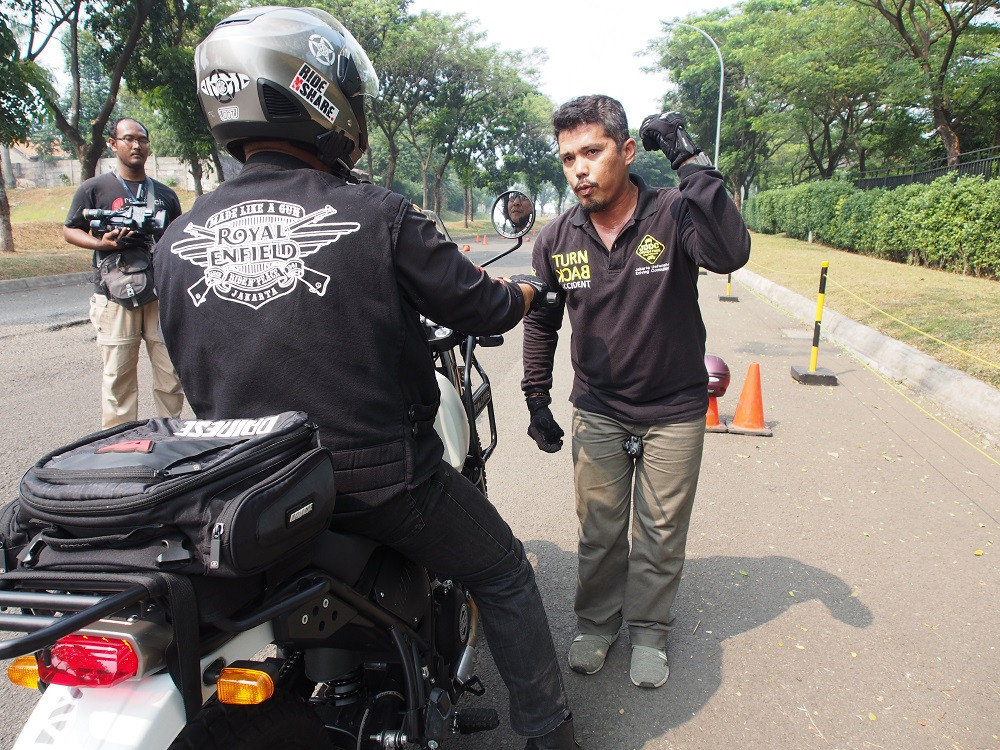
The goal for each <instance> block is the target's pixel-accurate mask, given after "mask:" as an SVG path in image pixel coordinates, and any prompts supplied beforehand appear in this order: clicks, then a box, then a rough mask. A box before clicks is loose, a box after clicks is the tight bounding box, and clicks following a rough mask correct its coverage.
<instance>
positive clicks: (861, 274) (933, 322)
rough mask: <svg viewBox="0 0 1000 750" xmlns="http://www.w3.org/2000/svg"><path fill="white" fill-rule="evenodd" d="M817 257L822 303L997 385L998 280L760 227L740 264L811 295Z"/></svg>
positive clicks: (999, 351) (999, 352) (815, 287)
mask: <svg viewBox="0 0 1000 750" xmlns="http://www.w3.org/2000/svg"><path fill="white" fill-rule="evenodd" d="M824 260H825V261H828V262H829V263H830V270H829V273H828V276H827V284H826V296H825V298H824V309H832V310H836V311H837V312H839V313H840V314H842V315H845V316H847V317H848V318H851V319H852V320H856V321H858V322H859V323H864V324H865V325H867V326H870V327H871V328H874V329H876V330H878V331H881V332H882V333H884V334H886V335H887V336H891V337H892V338H894V339H897V340H898V341H903V342H905V343H907V344H909V345H910V346H913V347H915V348H917V349H920V350H921V351H924V352H926V353H927V354H930V355H931V356H933V357H934V358H936V359H938V360H939V361H941V362H945V363H946V364H949V365H951V366H952V367H955V368H956V369H959V370H962V371H964V372H967V373H969V374H970V375H973V376H974V377H977V378H979V379H980V380H982V381H984V382H987V383H989V384H991V385H992V386H994V387H1000V281H992V280H989V279H977V278H971V277H968V276H960V275H958V274H954V273H946V272H944V271H936V270H933V269H929V268H922V267H920V266H907V265H903V264H900V263H891V262H889V261H885V260H879V259H877V258H870V257H868V256H865V255H858V254H856V253H848V252H843V251H841V250H834V249H832V248H829V247H823V246H820V245H814V244H808V243H805V242H800V241H798V240H790V239H788V238H787V237H784V236H774V235H766V234H755V235H753V240H752V245H751V250H750V263H749V264H748V265H747V268H748V269H749V270H750V271H753V272H754V273H756V274H758V275H759V276H764V277H765V278H767V279H770V280H771V281H773V282H775V283H777V284H780V285H781V286H783V287H785V288H787V289H791V290H792V291H794V292H797V293H798V294H801V295H802V296H804V297H806V298H808V299H811V300H815V299H816V296H817V293H818V292H819V277H820V264H821V263H822V262H823V261H824ZM876 308H877V309H876ZM913 329H919V330H920V331H923V332H924V333H926V334H929V335H930V336H933V337H934V338H936V339H939V340H940V342H943V343H939V342H937V341H934V340H932V339H930V338H928V337H927V336H924V335H921V334H920V333H919V332H917V331H915V330H913ZM949 345H950V346H949ZM957 350H961V351H957ZM963 352H964V353H963ZM977 358H978V359H977ZM981 360H985V362H983V361H981Z"/></svg>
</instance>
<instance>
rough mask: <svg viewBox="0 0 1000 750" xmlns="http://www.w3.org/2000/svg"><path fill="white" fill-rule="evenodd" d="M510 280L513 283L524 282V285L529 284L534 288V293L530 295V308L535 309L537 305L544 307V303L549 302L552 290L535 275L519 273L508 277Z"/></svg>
mask: <svg viewBox="0 0 1000 750" xmlns="http://www.w3.org/2000/svg"><path fill="white" fill-rule="evenodd" d="M510 281H513V282H514V283H515V284H524V285H525V286H530V287H531V288H532V289H534V290H535V293H534V294H533V295H532V297H531V309H532V310H537V309H538V308H539V307H544V306H545V305H548V304H551V302H552V299H553V298H552V297H550V296H549V295H550V293H552V290H551V289H549V285H548V284H546V283H545V282H544V281H542V280H541V279H540V278H538V277H537V276H532V275H531V274H527V273H519V274H515V275H514V276H511V277H510Z"/></svg>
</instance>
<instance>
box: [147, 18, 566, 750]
mask: <svg viewBox="0 0 1000 750" xmlns="http://www.w3.org/2000/svg"><path fill="white" fill-rule="evenodd" d="M195 67H196V73H197V82H198V91H199V97H200V99H201V104H202V107H203V108H204V111H205V114H206V117H207V119H208V123H209V127H210V129H211V132H212V135H213V136H214V137H215V139H216V140H217V141H218V142H219V143H220V144H221V145H223V146H225V147H226V148H228V150H229V151H230V152H231V153H232V154H233V155H234V156H235V157H236V158H237V159H239V160H240V161H242V162H244V164H245V166H244V168H243V170H242V172H241V173H240V175H239V176H237V177H236V178H234V179H231V180H227V181H225V182H224V183H222V184H221V185H220V186H219V187H218V189H216V190H215V191H213V192H211V193H209V194H206V195H204V196H202V197H200V198H198V200H197V201H196V202H195V204H194V206H193V208H192V209H191V210H190V211H189V212H188V213H187V214H185V215H184V216H183V217H181V218H180V219H178V220H177V221H176V222H174V223H173V224H172V225H171V226H170V228H169V229H168V231H167V233H166V234H165V235H164V236H163V238H162V240H161V241H160V243H159V244H158V247H157V251H156V254H155V278H156V286H157V291H158V294H159V298H160V320H161V325H162V329H163V337H164V340H165V342H166V344H167V348H168V350H169V352H170V356H171V358H172V360H173V362H174V364H175V366H176V369H177V372H178V374H179V376H180V379H181V382H182V384H183V386H184V392H185V395H186V396H187V398H188V401H189V402H190V404H191V406H192V408H193V409H194V411H195V414H196V415H197V416H198V418H200V419H217V418H222V417H227V416H232V415H240V416H253V415H265V414H272V413H277V412H281V411H287V410H299V411H304V412H307V413H308V414H309V415H310V416H311V417H312V418H313V419H314V420H315V421H316V422H317V423H318V425H319V427H320V435H321V437H322V440H323V443H324V444H325V445H326V446H327V447H328V448H329V449H330V450H331V451H332V454H333V461H334V467H335V472H336V486H337V490H338V499H337V509H338V512H337V516H336V521H335V525H336V528H337V529H338V530H344V531H350V532H354V533H360V534H364V535H366V536H369V537H373V538H375V539H376V540H378V541H380V542H382V543H384V544H386V545H389V546H391V547H393V548H395V549H397V550H399V551H400V552H402V553H403V554H404V555H406V556H408V557H410V558H411V559H413V560H415V561H416V562H418V563H420V564H421V565H423V566H425V567H426V568H427V569H429V570H432V571H434V572H435V573H436V574H437V575H438V576H439V577H441V578H451V579H454V580H457V581H460V582H462V583H463V584H464V585H465V587H466V589H468V590H469V591H470V592H471V593H472V595H473V596H474V598H475V600H476V602H477V604H478V605H479V608H480V611H481V613H482V619H483V624H484V628H485V630H486V635H487V639H488V642H489V645H490V649H491V651H492V653H493V656H494V659H495V661H496V665H497V668H498V669H499V672H500V674H501V676H502V678H503V680H504V682H505V683H506V685H507V688H508V690H509V692H510V721H511V725H512V727H513V729H514V731H516V732H517V733H518V734H520V735H523V736H525V737H528V738H529V739H528V741H527V744H526V746H525V747H526V750H569V749H570V748H574V747H577V746H578V745H577V743H576V741H575V738H574V736H573V723H572V718H571V714H570V711H569V707H568V705H567V701H566V696H565V693H564V691H563V685H562V678H561V674H560V670H559V666H558V664H557V661H556V655H555V650H554V648H553V644H552V638H551V634H550V632H549V626H548V622H547V620H546V615H545V611H544V609H543V607H542V601H541V597H540V595H539V592H538V588H537V586H536V584H535V578H534V573H533V570H532V567H531V565H530V564H529V562H528V561H527V559H526V557H525V553H524V547H523V545H522V543H521V542H520V541H519V540H518V539H517V538H516V537H515V536H514V534H513V533H512V531H511V529H510V527H509V526H508V525H507V523H506V522H505V521H504V520H503V519H502V518H501V517H500V515H499V513H498V512H497V511H496V510H495V509H494V507H493V506H492V505H490V503H489V502H488V501H487V500H486V498H485V497H483V495H482V494H481V493H480V492H479V491H478V490H477V489H476V487H475V486H474V485H473V484H472V483H471V482H469V481H468V480H467V479H466V478H465V477H463V476H462V475H461V474H460V473H458V472H456V471H455V470H454V469H453V468H452V467H450V466H449V465H448V464H447V463H445V462H444V461H442V444H441V441H440V439H439V438H438V436H437V434H436V433H435V431H434V428H433V423H434V417H435V413H436V411H437V409H438V405H439V391H438V386H437V383H436V380H435V373H434V367H433V363H432V359H431V355H430V352H429V349H428V345H427V340H426V335H425V333H424V329H423V327H422V325H421V321H420V315H421V314H423V315H425V316H427V317H428V318H431V319H433V320H434V321H436V322H437V323H439V324H442V325H446V326H449V327H451V328H453V329H455V330H460V331H462V332H464V333H467V334H494V333H500V332H503V331H506V330H508V329H510V328H512V327H513V326H514V325H516V324H517V322H518V321H519V320H520V319H521V318H522V317H523V316H524V314H525V313H526V312H527V311H528V309H529V308H530V307H531V306H532V304H537V303H539V302H540V300H541V299H542V298H543V297H544V296H545V292H546V291H547V290H546V288H545V286H544V285H543V284H541V283H540V282H538V281H536V280H535V279H534V278H533V277H523V278H518V277H515V278H516V281H515V282H511V281H503V280H500V279H492V278H490V277H489V276H488V275H487V274H486V273H485V272H484V271H483V270H482V269H480V268H477V267H476V266H475V265H474V264H472V263H470V262H469V261H468V260H467V259H466V258H465V257H464V256H463V255H462V254H461V253H460V252H459V250H458V248H457V246H456V245H455V244H454V243H452V242H449V241H445V240H444V238H442V237H441V236H440V235H439V234H438V233H437V231H436V230H435V228H434V224H433V223H432V222H431V221H430V220H429V219H427V217H426V216H424V215H423V214H421V213H420V212H418V211H416V210H414V208H413V206H412V205H411V204H410V202H409V201H407V200H406V199H405V198H404V197H403V196H401V195H398V194H396V193H393V192H390V191H389V190H386V189H383V188H381V187H378V186H375V185H372V184H365V183H361V184H359V183H357V181H356V180H355V179H354V178H353V177H352V173H351V170H352V168H353V167H354V165H355V164H356V162H357V160H358V159H359V158H360V156H361V154H362V153H363V152H364V150H365V149H366V148H367V146H368V133H367V126H366V122H365V113H364V106H363V102H364V96H366V95H368V96H374V95H376V94H377V92H378V79H377V77H376V74H375V71H374V70H373V68H372V66H371V63H370V62H369V60H368V57H367V55H366V54H365V52H364V50H363V49H362V48H361V46H360V45H359V44H358V43H357V41H356V40H355V39H354V37H353V36H352V35H351V34H350V32H349V31H347V29H345V28H344V27H343V25H341V24H340V22H338V21H337V20H336V19H335V18H333V17H332V16H331V15H329V14H328V13H325V12H323V11H320V10H315V9H308V8H300V9H291V8H273V7H272V8H258V9H250V10H245V11H241V12H239V13H236V14H234V15H233V16H230V17H229V18H228V19H226V21H224V22H223V23H221V24H219V25H218V26H217V27H216V28H215V30H214V31H213V32H212V33H211V34H210V35H209V36H208V37H207V38H206V39H205V40H204V41H203V42H202V44H201V45H200V46H199V47H198V49H197V52H196V59H195Z"/></svg>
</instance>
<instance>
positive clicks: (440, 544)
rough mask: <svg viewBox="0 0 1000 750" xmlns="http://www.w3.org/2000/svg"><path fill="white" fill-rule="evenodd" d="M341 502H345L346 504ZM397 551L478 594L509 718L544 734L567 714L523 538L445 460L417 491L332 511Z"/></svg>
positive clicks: (526, 730)
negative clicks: (361, 508) (371, 505)
mask: <svg viewBox="0 0 1000 750" xmlns="http://www.w3.org/2000/svg"><path fill="white" fill-rule="evenodd" d="M345 504H346V503H345ZM334 525H335V526H336V528H337V529H338V530H345V531H353V532H355V533H358V534H363V535H364V536H367V537H371V538H373V539H376V540H378V541H380V542H382V543H383V544H386V545H388V546H390V547H392V548H393V549H396V550H399V551H400V552H401V553H403V554H404V555H406V556H407V557H409V558H410V559H412V560H414V561H416V562H418V563H420V564H421V565H423V566H424V567H425V568H427V569H428V570H431V571H434V573H436V574H437V575H438V576H440V577H441V578H450V579H452V580H455V581H459V582H461V583H462V585H463V586H465V588H466V590H468V591H469V592H470V593H471V594H472V596H473V597H474V598H475V600H476V604H477V605H478V606H479V611H480V614H481V615H482V622H483V628H484V630H485V631H486V640H487V642H488V644H489V647H490V652H491V653H492V654H493V660H494V661H495V662H496V665H497V669H498V670H499V672H500V676H501V677H502V678H503V681H504V683H505V684H506V685H507V690H508V691H509V692H510V724H511V727H513V729H514V731H515V732H517V733H518V734H520V735H522V736H525V737H534V736H539V735H543V734H546V733H547V732H549V731H551V730H552V729H555V728H556V727H557V726H559V724H560V723H561V722H562V721H563V720H564V719H565V718H566V717H567V716H568V715H569V708H568V706H567V702H566V694H565V692H564V690H563V684H562V675H561V673H560V671H559V665H558V662H557V661H556V652H555V647H554V646H553V644H552V634H551V632H550V631H549V623H548V619H547V617H546V615H545V609H544V608H543V607H542V598H541V595H540V594H539V593H538V587H537V585H536V584H535V572H534V570H533V569H532V567H531V563H529V562H528V560H527V558H526V557H525V554H524V545H522V544H521V541H520V540H519V539H518V538H517V537H515V536H514V533H513V532H512V531H511V530H510V527H509V526H508V525H507V523H506V522H505V521H504V520H503V518H501V517H500V514H499V513H498V512H497V510H496V508H494V507H493V506H492V505H491V504H490V503H489V501H487V500H486V498H484V497H483V496H482V494H481V493H480V492H479V490H477V489H476V488H475V486H473V484H472V483H471V482H469V481H468V480H467V479H466V478H465V477H463V476H462V475H461V474H459V473H458V472H456V471H455V470H454V469H453V468H452V467H451V466H448V465H447V464H445V463H442V464H441V468H440V469H439V470H438V472H437V473H436V474H434V476H432V477H431V478H430V479H428V480H427V481H426V482H424V483H423V484H421V485H420V486H419V487H417V488H416V489H415V490H413V491H412V492H409V493H404V494H402V495H399V496H397V497H395V498H393V499H392V500H391V501H389V502H388V503H386V504H384V505H380V506H379V507H378V508H375V509H373V510H371V511H368V512H364V513H348V514H345V515H344V516H341V517H338V518H335V520H334Z"/></svg>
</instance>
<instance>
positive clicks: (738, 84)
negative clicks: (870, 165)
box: [649, 1, 780, 205]
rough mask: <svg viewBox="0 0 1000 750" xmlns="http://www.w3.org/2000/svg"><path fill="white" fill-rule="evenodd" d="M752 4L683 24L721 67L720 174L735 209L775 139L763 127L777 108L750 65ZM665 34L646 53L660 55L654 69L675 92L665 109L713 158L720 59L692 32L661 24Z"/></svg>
mask: <svg viewBox="0 0 1000 750" xmlns="http://www.w3.org/2000/svg"><path fill="white" fill-rule="evenodd" d="M758 5H759V4H758V3H756V2H753V1H751V2H750V3H748V4H747V6H745V7H744V8H739V9H733V10H721V11H713V12H712V13H710V14H707V15H705V16H699V17H692V18H688V19H685V23H690V24H692V25H695V26H697V27H698V28H700V29H702V30H704V31H705V33H707V34H708V35H709V36H711V37H712V39H713V40H715V42H716V44H718V45H719V50H720V52H721V53H722V57H723V61H724V63H725V66H726V71H725V89H724V91H723V106H722V125H721V128H720V130H721V138H720V140H721V144H720V148H719V162H720V163H719V164H718V165H717V166H718V168H719V170H720V171H721V172H722V173H723V175H725V177H726V181H727V182H728V183H729V185H730V187H731V189H732V193H733V198H734V200H735V201H736V203H737V205H742V201H743V199H744V198H745V197H746V195H747V193H748V191H749V189H750V185H751V184H752V183H753V181H754V180H755V179H757V176H758V175H759V173H760V170H761V169H762V168H763V165H764V163H765V161H766V160H767V158H768V157H769V155H770V154H771V152H772V150H773V148H774V143H775V141H777V140H779V139H780V136H779V135H778V134H777V133H776V132H775V131H774V130H773V129H772V128H768V127H764V126H763V123H764V122H765V121H766V118H767V117H769V116H771V115H773V114H774V112H775V110H776V108H778V107H780V105H778V104H776V103H775V102H774V100H773V98H772V96H771V93H770V92H767V91H764V90H763V89H762V87H761V86H760V85H759V82H758V77H757V76H756V75H755V74H754V72H753V64H752V60H748V59H747V56H746V54H745V53H746V52H747V50H748V48H750V49H752V47H753V44H754V42H753V39H754V38H755V36H756V33H757V29H756V25H755V21H754V18H755V12H756V9H755V8H756V6H758ZM664 31H665V32H666V33H665V35H664V36H663V37H661V38H659V39H654V40H652V42H650V45H649V51H651V52H654V53H657V54H658V55H659V66H660V68H661V69H665V70H666V71H667V77H668V79H669V80H671V81H673V82H674V83H675V85H676V89H675V90H674V91H672V92H669V93H668V94H667V95H666V96H665V97H664V98H663V105H662V106H663V109H664V110H670V109H673V110H677V111H679V112H681V113H682V114H683V115H684V118H685V120H686V121H687V128H688V131H689V132H690V133H691V134H692V135H693V136H695V137H696V140H697V142H698V144H699V145H700V146H701V147H702V148H703V149H705V151H706V152H707V153H709V154H714V146H715V144H714V143H713V140H714V139H713V138H712V136H713V135H714V133H715V128H716V122H715V121H716V117H717V116H718V96H719V59H718V55H716V54H715V50H714V49H713V48H712V46H711V45H710V44H708V43H707V40H706V39H705V38H704V37H703V36H702V35H701V34H699V33H698V32H697V31H694V30H692V29H687V28H685V27H683V26H679V27H675V26H670V25H669V24H664Z"/></svg>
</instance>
